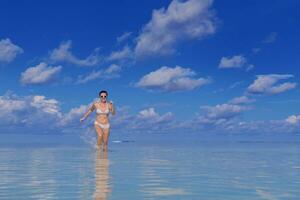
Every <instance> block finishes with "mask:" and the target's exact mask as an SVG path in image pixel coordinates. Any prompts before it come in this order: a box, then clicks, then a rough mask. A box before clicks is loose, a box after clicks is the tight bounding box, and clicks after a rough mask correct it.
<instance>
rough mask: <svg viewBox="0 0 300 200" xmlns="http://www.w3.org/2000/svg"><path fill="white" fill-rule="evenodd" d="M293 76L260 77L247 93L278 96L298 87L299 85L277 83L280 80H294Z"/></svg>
mask: <svg viewBox="0 0 300 200" xmlns="http://www.w3.org/2000/svg"><path fill="white" fill-rule="evenodd" d="M293 77H294V76H293V75H291V74H268V75H258V76H257V78H256V80H255V81H254V82H253V83H252V84H251V85H250V86H249V87H248V89H247V92H249V93H253V94H278V93H282V92H285V91H287V90H290V89H293V88H295V87H296V85H297V83H294V82H285V83H282V84H277V85H276V83H277V82H278V81H280V80H285V79H289V78H293Z"/></svg>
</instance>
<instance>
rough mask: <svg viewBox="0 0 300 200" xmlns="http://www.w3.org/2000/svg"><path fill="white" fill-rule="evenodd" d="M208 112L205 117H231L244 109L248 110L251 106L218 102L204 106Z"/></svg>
mask: <svg viewBox="0 0 300 200" xmlns="http://www.w3.org/2000/svg"><path fill="white" fill-rule="evenodd" d="M202 108H203V109H204V110H205V111H206V114H205V115H204V116H205V118H208V119H226V120H227V119H231V118H233V117H236V116H237V115H239V114H241V112H242V111H245V110H248V109H249V108H248V107H246V106H241V105H233V104H218V105H216V106H204V107H202Z"/></svg>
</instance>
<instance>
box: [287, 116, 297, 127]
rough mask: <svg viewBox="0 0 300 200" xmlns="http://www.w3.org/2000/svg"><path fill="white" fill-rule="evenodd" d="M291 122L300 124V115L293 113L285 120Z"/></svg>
mask: <svg viewBox="0 0 300 200" xmlns="http://www.w3.org/2000/svg"><path fill="white" fill-rule="evenodd" d="M285 121H286V122H287V123H289V124H294V125H295V124H300V115H291V116H289V117H288V118H286V120H285Z"/></svg>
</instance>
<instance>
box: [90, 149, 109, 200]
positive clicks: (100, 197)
mask: <svg viewBox="0 0 300 200" xmlns="http://www.w3.org/2000/svg"><path fill="white" fill-rule="evenodd" d="M108 168H109V160H108V159H107V151H99V150H98V151H97V153H96V162H95V192H94V199H96V200H104V199H107V197H108V195H109V194H110V193H111V187H110V184H109V181H110V180H109V179H110V177H109V173H108Z"/></svg>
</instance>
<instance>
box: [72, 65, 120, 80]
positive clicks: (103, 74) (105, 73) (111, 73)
mask: <svg viewBox="0 0 300 200" xmlns="http://www.w3.org/2000/svg"><path fill="white" fill-rule="evenodd" d="M120 71H121V67H120V66H119V65H116V64H112V65H110V66H109V67H107V68H106V69H105V70H98V71H92V72H91V73H89V74H87V75H85V76H83V75H80V76H79V77H78V79H77V81H76V83H77V84H82V83H86V82H89V81H92V80H96V79H100V78H102V79H104V80H106V79H112V78H117V77H119V76H120V74H119V72H120Z"/></svg>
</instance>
